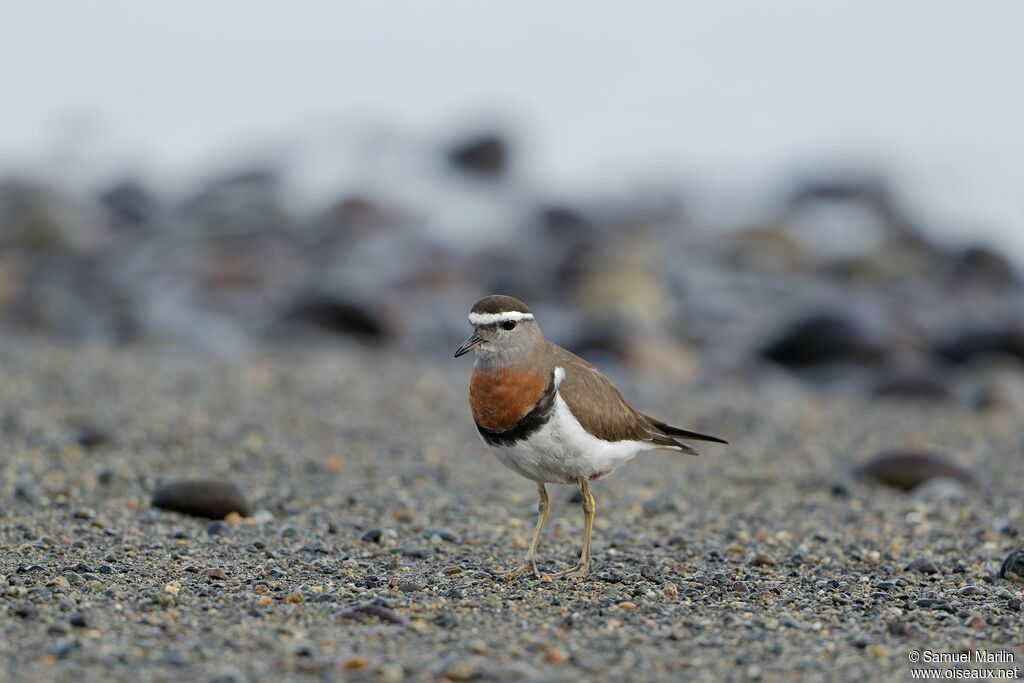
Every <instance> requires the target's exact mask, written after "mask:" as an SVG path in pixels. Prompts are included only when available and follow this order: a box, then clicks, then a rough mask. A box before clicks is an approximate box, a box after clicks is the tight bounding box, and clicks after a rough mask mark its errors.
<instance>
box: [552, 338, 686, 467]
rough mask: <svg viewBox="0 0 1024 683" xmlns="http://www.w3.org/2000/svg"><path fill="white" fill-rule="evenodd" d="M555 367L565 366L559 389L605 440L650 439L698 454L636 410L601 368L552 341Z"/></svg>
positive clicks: (577, 415) (585, 425) (592, 430)
mask: <svg viewBox="0 0 1024 683" xmlns="http://www.w3.org/2000/svg"><path fill="white" fill-rule="evenodd" d="M551 347H552V351H551V355H552V358H551V361H552V370H553V369H554V368H556V367H560V368H562V369H563V370H565V378H564V379H563V380H562V383H561V384H559V385H558V393H559V394H560V395H561V396H562V398H563V399H564V400H565V402H566V405H568V406H569V410H571V411H572V414H573V416H574V417H575V418H576V419H577V420H578V421H579V423H580V424H581V425H582V426H583V428H584V429H586V430H587V431H588V432H590V433H591V434H593V435H594V436H596V437H597V438H599V439H603V440H605V441H647V442H650V443H652V444H655V445H657V446H661V447H664V448H670V449H673V450H679V451H683V452H684V453H692V454H694V455H696V454H697V451H695V450H693V449H692V448H691V447H690V446H688V445H686V444H685V443H682V442H681V441H677V440H676V439H674V438H672V437H671V436H670V435H668V434H665V433H662V432H661V430H659V429H658V428H656V427H655V426H654V425H653V424H651V422H650V420H648V419H647V417H646V416H645V415H642V414H641V413H638V412H637V411H635V410H634V409H633V408H632V407H631V406H630V405H629V404H628V403H626V399H624V398H622V394H620V393H619V390H618V389H616V388H615V385H613V384H612V383H611V381H609V379H608V378H607V377H605V376H604V375H602V374H601V372H600V371H598V369H597V368H595V367H594V366H593V365H591V364H590V363H588V362H587V361H585V360H583V359H582V358H580V357H579V356H576V355H575V354H573V353H570V352H569V351H566V350H565V349H563V348H561V347H559V346H555V345H554V344H552V345H551Z"/></svg>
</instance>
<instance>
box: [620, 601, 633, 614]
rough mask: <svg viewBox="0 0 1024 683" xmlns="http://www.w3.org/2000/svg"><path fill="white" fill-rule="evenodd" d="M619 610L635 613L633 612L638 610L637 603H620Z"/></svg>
mask: <svg viewBox="0 0 1024 683" xmlns="http://www.w3.org/2000/svg"><path fill="white" fill-rule="evenodd" d="M619 609H624V610H628V611H633V610H635V609H636V603H634V602H630V601H628V600H624V601H622V602H620V603H619Z"/></svg>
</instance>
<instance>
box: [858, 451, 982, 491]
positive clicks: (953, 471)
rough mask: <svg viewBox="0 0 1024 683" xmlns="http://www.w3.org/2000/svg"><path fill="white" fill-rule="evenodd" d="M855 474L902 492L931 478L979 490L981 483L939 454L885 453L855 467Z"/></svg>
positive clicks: (974, 476)
mask: <svg viewBox="0 0 1024 683" xmlns="http://www.w3.org/2000/svg"><path fill="white" fill-rule="evenodd" d="M854 473H855V474H856V475H857V476H859V477H862V478H864V479H869V480H872V481H875V482H878V483H881V484H885V485H887V486H891V487H893V488H897V489H901V490H904V491H909V490H911V489H914V488H916V487H918V486H920V485H921V484H923V483H924V482H926V481H928V480H930V479H933V478H945V479H951V480H953V481H955V482H957V483H959V484H961V485H963V486H968V487H971V488H974V489H980V488H981V482H980V481H979V479H978V477H977V476H976V475H975V474H974V473H973V472H971V471H969V470H967V469H965V468H963V467H961V466H959V465H957V464H956V463H954V462H952V461H951V460H950V459H949V458H947V457H945V456H943V455H940V454H938V453H926V452H903V451H885V452H882V453H879V454H878V455H876V456H874V457H873V458H871V459H870V460H868V461H867V462H865V463H862V464H861V465H858V466H857V467H855V468H854Z"/></svg>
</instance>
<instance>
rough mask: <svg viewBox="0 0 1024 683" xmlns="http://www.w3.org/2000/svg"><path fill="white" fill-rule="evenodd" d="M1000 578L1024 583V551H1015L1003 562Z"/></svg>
mask: <svg viewBox="0 0 1024 683" xmlns="http://www.w3.org/2000/svg"><path fill="white" fill-rule="evenodd" d="M999 576H1001V577H1003V578H1004V579H1008V580H1010V581H1024V549H1021V550H1017V551H1014V552H1012V553H1010V554H1009V555H1007V556H1006V559H1005V560H1003V566H1002V567H1001V568H1000V569H999Z"/></svg>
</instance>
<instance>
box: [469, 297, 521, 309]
mask: <svg viewBox="0 0 1024 683" xmlns="http://www.w3.org/2000/svg"><path fill="white" fill-rule="evenodd" d="M511 311H517V312H519V313H529V312H530V309H529V308H527V307H526V304H524V303H523V302H522V301H520V300H519V299H516V298H515V297H512V296H505V295H504V294H492V295H490V296H485V297H484V298H483V299H480V301H477V302H476V303H475V304H473V308H472V310H471V311H470V313H509V312H511Z"/></svg>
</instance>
